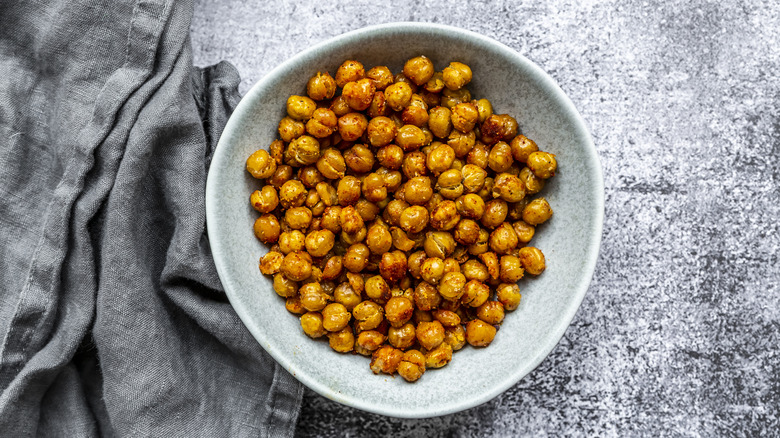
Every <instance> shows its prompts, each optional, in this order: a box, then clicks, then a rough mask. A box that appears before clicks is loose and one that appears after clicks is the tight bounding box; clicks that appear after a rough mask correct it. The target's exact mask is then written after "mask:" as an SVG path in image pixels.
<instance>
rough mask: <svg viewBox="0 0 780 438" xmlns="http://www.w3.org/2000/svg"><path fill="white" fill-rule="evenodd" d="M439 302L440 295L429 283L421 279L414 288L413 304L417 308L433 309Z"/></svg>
mask: <svg viewBox="0 0 780 438" xmlns="http://www.w3.org/2000/svg"><path fill="white" fill-rule="evenodd" d="M440 303H441V295H439V292H438V291H437V290H436V288H435V287H434V286H432V285H431V284H429V283H427V282H425V281H421V282H420V283H418V284H417V287H415V289H414V304H415V306H417V309H419V310H431V309H435V308H437V307H438V306H439V304H440Z"/></svg>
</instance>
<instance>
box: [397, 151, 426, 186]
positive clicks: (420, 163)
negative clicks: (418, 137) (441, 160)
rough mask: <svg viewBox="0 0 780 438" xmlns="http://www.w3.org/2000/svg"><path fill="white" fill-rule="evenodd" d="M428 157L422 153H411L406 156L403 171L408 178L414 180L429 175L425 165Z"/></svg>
mask: <svg viewBox="0 0 780 438" xmlns="http://www.w3.org/2000/svg"><path fill="white" fill-rule="evenodd" d="M426 160H427V156H426V155H425V153H423V152H420V151H414V152H410V153H408V154H406V155H404V161H403V165H402V166H401V167H402V170H403V173H404V175H406V177H407V178H409V179H412V178H414V177H416V176H425V175H427V174H428V167H427V166H426V165H425V162H426Z"/></svg>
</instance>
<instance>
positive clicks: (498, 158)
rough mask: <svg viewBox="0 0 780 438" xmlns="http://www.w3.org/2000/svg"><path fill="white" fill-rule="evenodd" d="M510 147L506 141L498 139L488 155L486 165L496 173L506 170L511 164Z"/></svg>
mask: <svg viewBox="0 0 780 438" xmlns="http://www.w3.org/2000/svg"><path fill="white" fill-rule="evenodd" d="M512 162H513V160H512V149H511V148H510V147H509V145H508V144H507V143H506V142H503V141H499V142H498V143H496V144H495V145H494V146H493V148H492V149H490V155H488V166H489V167H490V168H491V169H493V171H495V172H496V173H501V172H506V171H507V170H508V169H509V168H510V167H511V166H512Z"/></svg>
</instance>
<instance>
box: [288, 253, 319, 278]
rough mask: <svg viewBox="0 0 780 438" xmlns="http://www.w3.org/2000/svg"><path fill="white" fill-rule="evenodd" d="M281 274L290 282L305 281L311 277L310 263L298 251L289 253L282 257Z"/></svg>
mask: <svg viewBox="0 0 780 438" xmlns="http://www.w3.org/2000/svg"><path fill="white" fill-rule="evenodd" d="M281 272H282V274H284V276H285V277H287V278H289V279H290V280H292V281H303V280H306V279H307V278H309V277H310V276H311V272H312V265H311V261H310V260H309V259H307V258H306V257H305V256H304V253H302V252H300V251H294V252H291V253H289V254H287V255H286V256H284V260H283V261H282V267H281Z"/></svg>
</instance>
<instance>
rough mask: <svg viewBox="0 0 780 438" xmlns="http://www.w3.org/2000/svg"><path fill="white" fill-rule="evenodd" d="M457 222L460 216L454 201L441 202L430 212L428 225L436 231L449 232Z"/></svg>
mask: <svg viewBox="0 0 780 438" xmlns="http://www.w3.org/2000/svg"><path fill="white" fill-rule="evenodd" d="M459 221H460V214H458V208H457V206H456V205H455V202H454V201H450V200H445V201H442V202H441V203H440V204H439V205H437V206H436V208H434V209H433V211H432V212H431V219H430V223H431V226H432V227H433V228H435V229H437V230H451V229H453V228H454V227H455V225H457V224H458V222H459ZM502 221H503V219H502Z"/></svg>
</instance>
